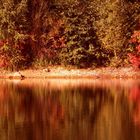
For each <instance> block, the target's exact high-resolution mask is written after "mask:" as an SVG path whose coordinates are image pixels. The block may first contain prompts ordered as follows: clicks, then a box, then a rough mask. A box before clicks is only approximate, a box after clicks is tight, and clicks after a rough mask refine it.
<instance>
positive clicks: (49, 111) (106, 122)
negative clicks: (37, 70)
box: [0, 79, 140, 140]
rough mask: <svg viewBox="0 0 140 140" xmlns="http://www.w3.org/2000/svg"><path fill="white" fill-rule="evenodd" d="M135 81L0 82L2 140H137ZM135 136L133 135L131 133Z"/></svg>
mask: <svg viewBox="0 0 140 140" xmlns="http://www.w3.org/2000/svg"><path fill="white" fill-rule="evenodd" d="M139 83H140V82H139V81H135V80H98V79H96V80H92V79H82V80H80V79H46V80H45V79H44V80H41V79H40V80H33V79H32V80H31V79H28V80H22V81H13V80H12V81H11V80H6V81H3V80H1V81H0V85H1V86H0V137H1V139H2V140H5V139H6V140H8V139H10V140H16V139H20V140H45V139H47V140H55V139H57V140H59V139H60V140H66V139H69V140H77V139H82V140H89V139H96V140H104V139H105V137H106V139H107V140H118V139H119V140H124V139H133V140H138V139H139V137H140V133H139V132H140V131H139V128H136V127H135V126H134V125H133V124H134V123H137V124H140V88H139ZM130 132H131V133H130Z"/></svg>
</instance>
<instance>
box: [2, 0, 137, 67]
mask: <svg viewBox="0 0 140 140" xmlns="http://www.w3.org/2000/svg"><path fill="white" fill-rule="evenodd" d="M139 12H140V4H139V1H137V0H135V1H127V0H114V1H109V0H106V1H102V0H82V1H81V0H76V1H75V0H38V1H37V0H1V1H0V63H1V67H4V66H6V67H11V68H12V69H13V68H14V69H15V68H18V67H19V68H21V67H24V66H25V67H26V66H30V65H39V66H46V65H48V64H65V65H76V66H78V67H91V66H96V67H97V66H108V65H111V66H121V65H122V64H123V63H124V61H125V60H126V58H127V53H128V48H127V47H128V39H129V38H130V36H131V34H132V32H133V31H134V30H136V28H137V24H136V23H137V22H138V20H139V19H140V15H139ZM5 48H6V50H5ZM130 48H131V47H130ZM130 57H131V56H130Z"/></svg>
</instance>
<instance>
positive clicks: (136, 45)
mask: <svg viewBox="0 0 140 140" xmlns="http://www.w3.org/2000/svg"><path fill="white" fill-rule="evenodd" d="M129 47H130V48H131V49H130V50H131V52H130V53H129V54H128V57H129V61H130V63H131V64H132V65H133V67H134V68H136V69H140V30H138V31H135V32H134V33H133V35H132V36H131V39H130V41H129Z"/></svg>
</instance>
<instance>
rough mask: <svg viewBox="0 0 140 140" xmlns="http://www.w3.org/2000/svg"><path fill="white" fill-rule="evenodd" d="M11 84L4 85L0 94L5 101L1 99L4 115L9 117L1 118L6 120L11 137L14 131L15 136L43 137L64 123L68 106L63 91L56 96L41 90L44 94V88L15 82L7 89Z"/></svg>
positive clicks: (22, 137) (33, 139)
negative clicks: (16, 84)
mask: <svg viewBox="0 0 140 140" xmlns="http://www.w3.org/2000/svg"><path fill="white" fill-rule="evenodd" d="M7 86H9V85H5V86H4V87H3V88H2V90H1V94H0V95H1V96H0V100H2V101H3V102H0V109H1V110H0V117H1V118H4V117H5V119H4V121H3V120H2V119H1V121H2V122H3V123H4V124H3V126H2V127H4V126H5V125H6V127H7V129H6V131H7V132H6V133H8V135H7V137H9V135H11V134H12V137H13V139H14V136H15V135H18V136H19V137H21V138H20V140H22V139H26V140H27V139H29V140H36V139H43V138H44V137H45V136H46V133H48V132H46V130H47V128H48V129H49V128H51V129H55V128H57V126H58V124H59V123H63V118H64V109H63V107H62V105H61V103H60V100H59V94H57V95H56V94H55V95H56V96H54V97H53V96H52V95H51V94H49V93H47V94H46V93H45V92H41V94H42V95H40V93H39V92H40V91H39V90H40V89H39V90H38V89H36V88H35V89H34V88H29V87H26V86H25V87H23V86H14V87H13V85H11V88H9V90H4V89H7ZM9 91H10V93H8V92H9ZM3 94H4V95H3ZM5 95H7V96H8V97H7V98H6V97H5ZM3 96H4V97H3ZM5 106H6V107H7V108H5ZM5 111H6V114H5ZM22 127H23V128H22ZM17 128H18V129H17ZM20 134H21V135H23V134H25V135H24V136H20Z"/></svg>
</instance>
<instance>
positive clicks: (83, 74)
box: [0, 67, 140, 79]
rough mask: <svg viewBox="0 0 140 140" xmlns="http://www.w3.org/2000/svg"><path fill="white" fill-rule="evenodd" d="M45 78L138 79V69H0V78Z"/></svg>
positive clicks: (139, 74) (139, 76) (139, 75)
mask: <svg viewBox="0 0 140 140" xmlns="http://www.w3.org/2000/svg"><path fill="white" fill-rule="evenodd" d="M24 78H34V79H40V78H41V79H47V78H54V79H55V78H75V79H76V78H91V79H121V78H122V79H129V78H131V79H139V78H140V71H135V70H134V69H133V68H132V67H123V68H111V67H107V68H105V67H103V68H95V69H90V68H88V69H76V68H71V69H68V68H64V67H49V68H42V69H26V70H20V71H18V72H9V71H6V70H0V79H24Z"/></svg>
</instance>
